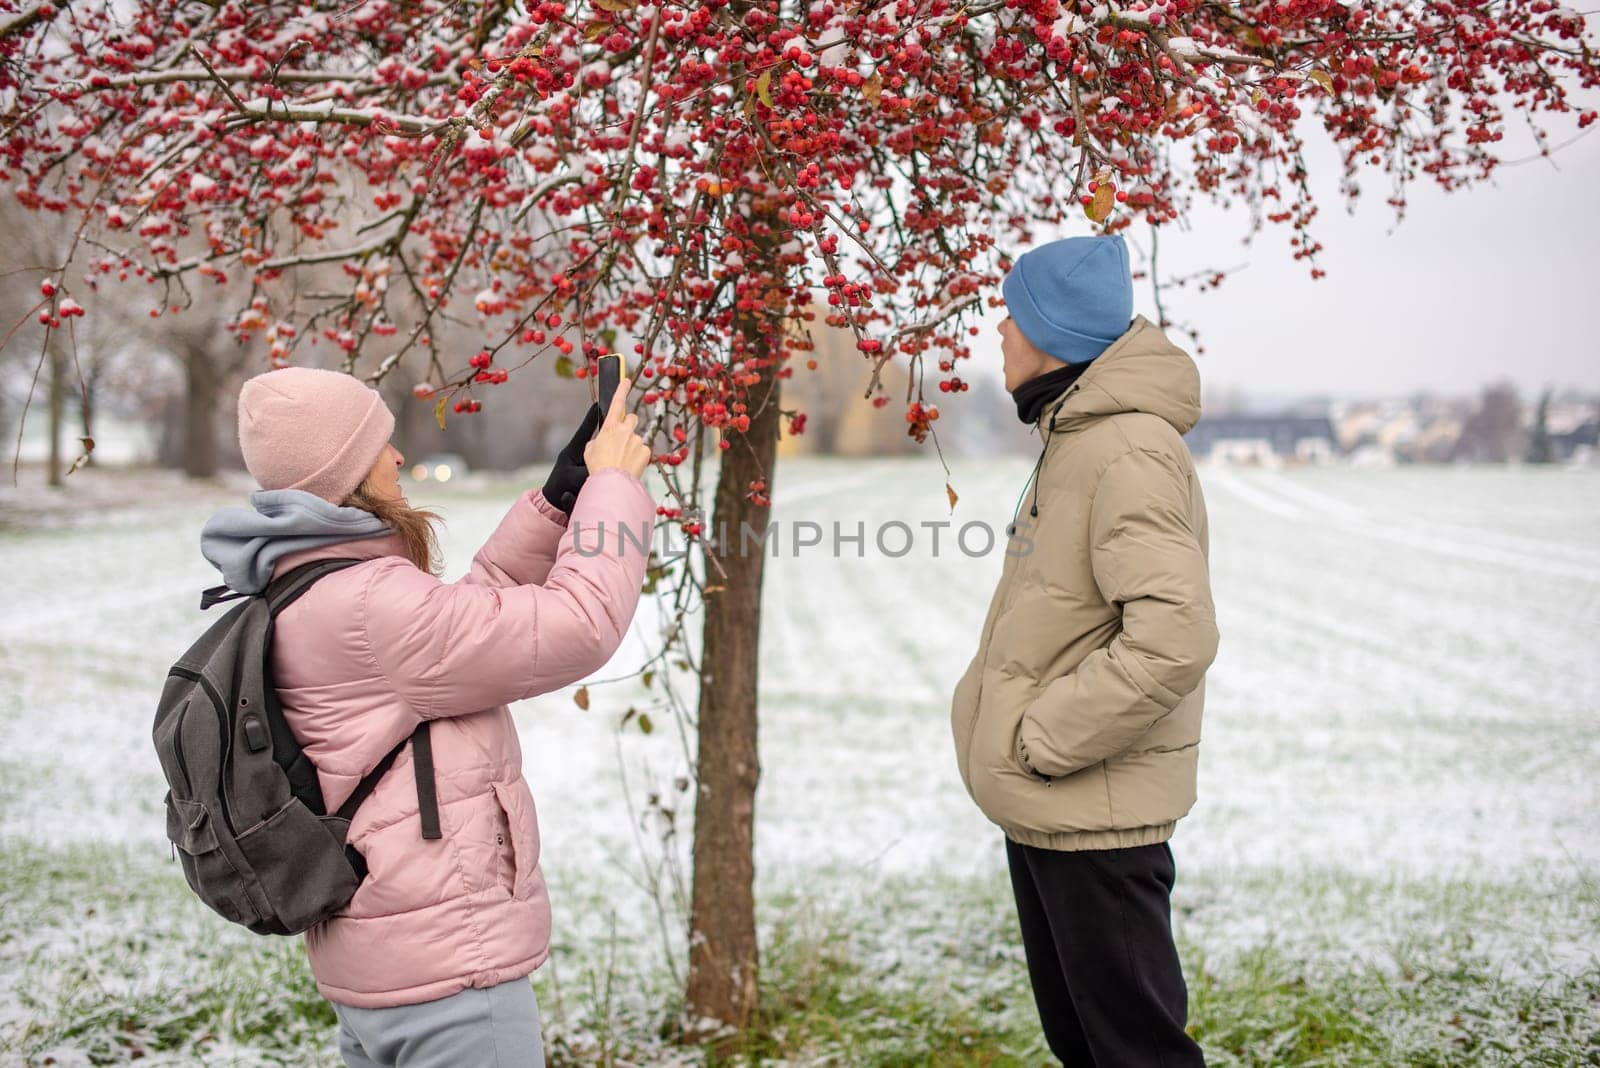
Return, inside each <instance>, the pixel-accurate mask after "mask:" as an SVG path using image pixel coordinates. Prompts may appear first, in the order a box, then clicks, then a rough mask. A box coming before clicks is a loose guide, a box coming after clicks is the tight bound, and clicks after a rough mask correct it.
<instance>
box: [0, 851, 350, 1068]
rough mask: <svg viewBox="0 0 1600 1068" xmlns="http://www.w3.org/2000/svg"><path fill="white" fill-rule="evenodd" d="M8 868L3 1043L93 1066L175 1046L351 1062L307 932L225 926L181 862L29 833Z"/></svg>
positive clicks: (0, 952)
mask: <svg viewBox="0 0 1600 1068" xmlns="http://www.w3.org/2000/svg"><path fill="white" fill-rule="evenodd" d="M0 865H3V866H4V869H5V871H6V873H7V878H6V881H5V885H4V889H3V891H0V915H3V916H4V917H5V919H4V922H3V924H0V965H3V968H4V971H5V972H6V974H7V975H8V976H10V977H11V978H12V981H13V982H14V984H15V985H14V987H13V988H12V990H11V991H9V992H8V993H9V996H10V998H11V999H12V1000H13V1001H14V1005H13V1006H11V1007H10V1011H8V1012H7V1014H6V1017H5V1022H4V1023H3V1024H0V1048H5V1049H7V1050H11V1051H14V1052H16V1053H18V1054H20V1055H22V1056H23V1057H24V1058H26V1060H27V1062H28V1063H39V1064H42V1063H45V1062H46V1059H47V1058H49V1057H51V1056H52V1053H53V1051H61V1050H71V1051H73V1052H74V1053H75V1054H77V1055H78V1057H79V1058H80V1059H81V1058H82V1057H87V1058H88V1060H89V1061H90V1063H93V1064H121V1063H125V1062H126V1061H129V1060H133V1059H141V1058H145V1057H148V1056H151V1055H153V1054H158V1053H163V1052H166V1053H175V1054H181V1055H184V1059H187V1060H190V1061H191V1062H192V1063H200V1062H202V1061H205V1060H210V1059H213V1058H214V1057H215V1056H218V1055H219V1054H220V1052H221V1051H225V1050H230V1049H233V1048H235V1047H238V1046H247V1047H250V1050H249V1053H250V1056H249V1059H250V1060H251V1061H252V1062H256V1063H282V1064H293V1065H312V1064H336V1063H338V1061H337V1058H336V1057H335V1056H334V1055H333V1054H332V1050H331V1047H330V1038H331V1035H332V1028H333V1026H334V1016H333V1011H332V1009H331V1008H330V1007H329V1006H328V1004H327V1002H325V1001H324V1000H323V999H322V998H321V996H319V995H318V994H317V991H316V987H315V985H314V984H313V983H312V981H311V976H310V973H309V971H308V970H307V968H306V965H305V952H304V950H303V949H302V948H301V946H300V942H299V940H298V939H286V938H277V939H269V938H258V937H256V936H254V935H251V934H250V933H249V932H247V931H245V930H244V929H243V928H235V927H233V926H231V925H229V924H227V923H225V922H224V921H223V920H221V919H220V918H218V917H216V916H214V915H212V914H211V913H210V912H209V911H207V910H206V909H205V907H204V906H202V905H201V904H200V903H199V902H198V901H197V900H195V899H194V898H193V897H192V896H191V895H190V893H189V890H188V887H187V886H185V885H184V882H183V876H182V875H181V874H180V873H179V872H178V869H177V867H176V865H174V866H173V867H172V869H171V870H170V871H163V870H162V869H161V867H160V866H159V865H152V864H151V863H150V862H149V861H148V860H145V859H142V858H138V857H135V856H134V855H133V854H131V853H130V852H129V851H128V850H126V849H121V848H116V847H95V846H82V847H75V848H73V849H70V850H63V851H55V852H40V851H39V850H38V849H37V848H36V847H35V846H33V845H31V844H26V843H20V842H16V841H6V842H4V843H0Z"/></svg>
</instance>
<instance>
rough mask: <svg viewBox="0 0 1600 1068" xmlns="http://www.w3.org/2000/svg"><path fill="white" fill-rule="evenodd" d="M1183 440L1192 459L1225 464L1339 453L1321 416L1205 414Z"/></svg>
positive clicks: (1318, 459)
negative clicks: (1216, 461) (1193, 457)
mask: <svg viewBox="0 0 1600 1068" xmlns="http://www.w3.org/2000/svg"><path fill="white" fill-rule="evenodd" d="M1185 440H1186V441H1188V443H1189V451H1190V453H1192V454H1193V455H1194V456H1195V458H1196V459H1202V460H1218V461H1222V462H1225V463H1253V464H1274V463H1283V462H1285V461H1289V462H1298V463H1325V462H1327V461H1329V460H1332V459H1333V458H1334V457H1335V456H1337V455H1338V453H1339V446H1338V438H1337V437H1336V436H1335V435H1334V432H1333V421H1332V420H1330V419H1329V418H1328V417H1327V416H1325V415H1315V416H1302V415H1219V416H1207V417H1204V418H1202V419H1201V420H1200V422H1199V423H1198V424H1196V426H1195V428H1194V429H1193V430H1191V431H1189V433H1188V434H1187V435H1185Z"/></svg>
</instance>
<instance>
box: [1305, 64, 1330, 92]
mask: <svg viewBox="0 0 1600 1068" xmlns="http://www.w3.org/2000/svg"><path fill="white" fill-rule="evenodd" d="M1306 77H1307V78H1309V79H1311V80H1312V81H1314V82H1316V83H1317V84H1318V85H1320V86H1322V88H1323V89H1324V90H1326V91H1327V92H1328V93H1330V94H1331V93H1332V92H1333V78H1332V76H1331V75H1329V74H1328V72H1327V71H1325V70H1314V71H1312V72H1311V73H1310V74H1308V75H1306Z"/></svg>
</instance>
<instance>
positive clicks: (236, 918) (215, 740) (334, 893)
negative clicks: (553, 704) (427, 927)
mask: <svg viewBox="0 0 1600 1068" xmlns="http://www.w3.org/2000/svg"><path fill="white" fill-rule="evenodd" d="M358 562H359V561H356V560H317V561H314V562H312V563H309V564H305V565H302V566H301V567H298V568H295V569H294V570H292V571H290V572H288V573H287V574H285V575H282V576H280V577H279V578H277V579H275V580H274V581H273V582H272V584H271V585H269V586H268V587H267V589H266V590H265V591H263V592H262V593H260V594H257V595H254V596H250V597H249V598H248V599H247V600H246V601H245V602H244V603H243V604H241V605H238V606H236V607H234V608H233V609H232V610H230V611H229V612H228V614H227V615H225V616H224V617H223V618H221V619H219V620H217V622H216V623H214V624H212V626H211V627H210V629H208V630H207V631H206V632H205V634H204V635H203V636H202V637H201V638H200V640H199V641H197V642H195V643H194V644H193V645H192V646H190V647H189V650H188V652H186V653H184V654H183V656H181V657H179V659H178V662H177V663H176V664H174V665H173V666H172V670H171V672H170V673H169V674H168V675H167V681H166V686H165V688H164V689H163V690H162V692H161V704H160V705H159V707H158V708H157V709H156V721H155V730H154V735H155V744H156V753H157V755H158V756H159V757H160V758H161V770H162V771H163V772H165V773H166V777H167V785H168V786H169V787H170V790H169V791H168V793H167V801H166V803H167V837H168V838H169V839H170V840H171V842H172V845H173V848H174V852H175V853H176V854H177V856H178V858H179V859H180V860H181V861H182V864H183V874H184V877H185V878H186V879H187V880H188V881H189V886H190V887H191V888H193V890H194V892H195V893H196V894H198V895H199V897H200V900H201V901H204V902H205V903H206V904H207V905H209V906H210V907H211V908H212V909H214V910H216V911H217V912H219V913H221V914H222V915H223V916H225V917H227V918H228V919H230V920H232V921H233V922H235V923H239V924H243V925H244V926H246V927H248V928H250V930H252V931H254V932H256V933H257V934H298V933H300V932H301V931H304V930H306V929H307V928H309V927H311V926H313V925H314V924H317V923H319V922H321V921H323V920H325V919H327V918H328V917H330V916H332V915H333V914H335V913H336V912H338V911H339V910H340V909H342V908H343V907H344V906H345V905H346V904H347V903H348V902H349V901H350V898H351V896H352V895H354V894H355V892H356V888H357V887H358V886H360V885H361V880H362V879H364V878H365V877H366V864H365V862H364V861H363V860H362V857H361V854H360V853H359V852H358V851H357V850H356V849H354V848H353V847H350V846H347V845H346V844H345V835H346V833H347V832H348V831H349V829H350V820H351V818H352V817H353V816H354V815H355V813H356V809H357V808H359V807H360V805H361V802H363V801H365V800H366V799H367V797H368V795H370V794H371V793H372V791H373V789H374V788H375V787H376V786H377V785H378V780H379V779H381V778H382V777H383V775H384V773H385V772H387V771H388V770H389V768H390V766H391V765H392V764H393V763H394V761H395V758H396V757H398V756H399V755H400V750H401V749H403V748H405V745H406V743H407V742H409V743H411V746H412V763H413V765H414V766H415V768H416V779H417V802H418V807H419V809H420V812H421V822H422V836H423V837H424V838H438V837H439V808H438V800H437V797H436V795H435V792H434V781H433V751H432V747H431V745H430V742H429V737H428V724H427V723H426V722H424V723H423V724H422V725H421V726H419V727H418V728H417V729H416V732H415V733H413V734H412V735H411V736H410V737H409V738H407V739H406V740H405V741H402V742H401V743H400V744H399V745H397V746H395V748H393V749H391V750H390V751H389V753H388V754H387V755H386V756H385V757H384V758H383V760H382V761H380V762H379V764H378V766H377V767H376V768H374V769H373V770H372V772H371V773H370V774H368V775H367V777H366V778H364V779H362V780H361V782H360V784H359V785H358V786H357V787H356V790H355V792H354V793H352V794H351V795H350V798H349V800H347V801H346V802H345V803H344V804H343V805H342V806H340V808H339V810H338V811H337V812H334V813H329V812H328V811H327V809H326V808H325V807H324V805H323V803H322V788H321V786H320V785H319V784H318V782H317V773H316V769H315V768H314V767H313V766H312V764H311V761H310V759H309V758H308V757H307V756H306V755H305V753H303V752H302V751H301V749H300V745H299V743H298V742H296V741H295V738H294V735H293V733H291V732H290V730H289V725H288V723H287V722H286V721H285V720H284V718H283V710H282V708H281V707H280V706H279V704H278V696H277V693H276V691H275V690H274V689H273V686H272V678H271V668H272V660H271V652H272V623H273V620H274V619H275V618H276V617H277V615H278V613H279V612H281V611H283V610H284V609H285V608H287V607H288V606H289V605H290V604H292V603H293V602H294V600H295V599H296V598H297V597H299V596H300V595H301V594H303V593H305V591H306V590H307V589H309V588H310V587H311V584H312V583H314V582H316V581H317V580H318V579H319V578H321V577H322V576H324V575H326V574H328V573H330V572H332V571H338V570H340V569H342V568H346V567H349V566H351V565H352V564H355V563H358ZM243 596H245V595H243V594H238V593H233V592H231V591H229V590H228V588H227V587H226V586H214V587H212V588H211V589H209V590H206V591H205V592H204V593H203V594H201V599H200V607H201V608H202V609H207V608H210V607H211V606H212V605H214V604H217V603H218V602H220V601H226V600H232V599H234V598H238V597H243Z"/></svg>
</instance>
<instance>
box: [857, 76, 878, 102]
mask: <svg viewBox="0 0 1600 1068" xmlns="http://www.w3.org/2000/svg"><path fill="white" fill-rule="evenodd" d="M861 95H862V96H864V97H866V98H867V103H869V104H876V103H877V102H878V100H879V98H880V97H882V96H883V75H881V74H879V73H878V72H877V71H873V72H872V75H871V77H869V78H868V79H867V80H866V81H865V82H863V83H861Z"/></svg>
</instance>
